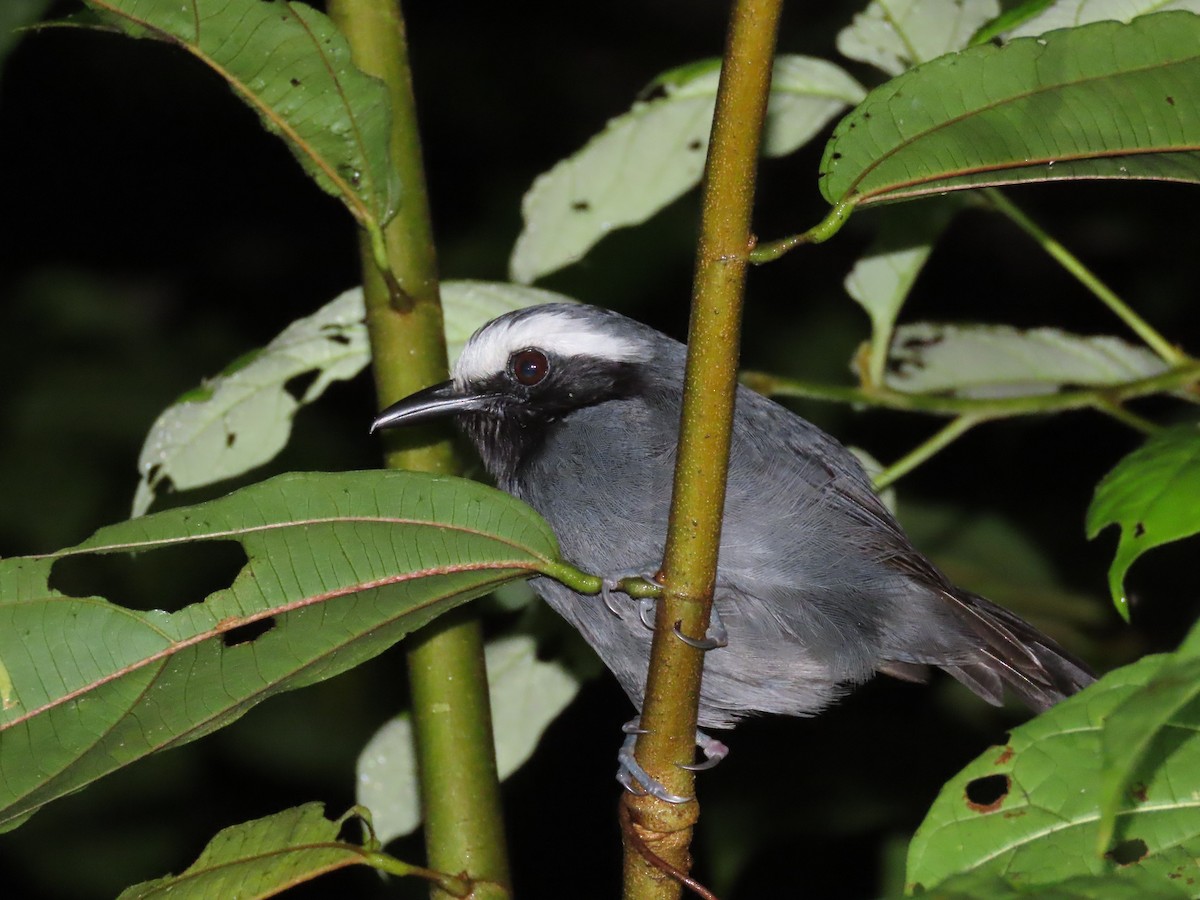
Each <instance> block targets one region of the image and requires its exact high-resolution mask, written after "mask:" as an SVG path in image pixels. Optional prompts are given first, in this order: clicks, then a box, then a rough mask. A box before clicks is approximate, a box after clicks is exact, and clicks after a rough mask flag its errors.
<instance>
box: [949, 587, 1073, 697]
mask: <svg viewBox="0 0 1200 900" xmlns="http://www.w3.org/2000/svg"><path fill="white" fill-rule="evenodd" d="M951 599H952V600H953V601H954V602H955V605H956V606H957V607H958V608H959V610H960V613H961V617H960V618H961V621H962V623H963V624H964V625H965V626H966V627H967V629H969V631H970V632H972V633H974V635H975V636H976V637H977V638H978V639H979V641H980V643H979V646H978V651H979V656H978V657H977V658H975V659H973V660H971V661H969V662H962V663H957V664H955V665H944V666H942V668H943V669H945V671H947V672H949V673H950V674H951V675H953V676H954V677H955V678H957V679H958V680H959V681H961V682H962V683H963V684H965V685H966V686H967V687H968V688H970V689H971V690H972V691H973V692H974V693H976V694H978V695H979V696H980V697H982V698H983V699H984V700H986V701H988V703H992V704H995V705H997V706H999V705H1000V704H1001V703H1002V702H1003V700H1004V688H1005V687H1006V686H1007V687H1008V689H1009V690H1011V691H1012V692H1013V693H1014V694H1016V695H1017V696H1018V697H1020V698H1021V700H1022V701H1023V702H1024V703H1025V704H1026V705H1028V706H1029V707H1030V708H1031V709H1034V710H1036V711H1037V712H1041V711H1043V710H1045V709H1049V708H1050V707H1051V706H1053V705H1054V704H1055V703H1057V702H1058V701H1059V700H1062V699H1063V698H1064V697H1068V696H1070V695H1071V694H1074V693H1075V692H1076V691H1078V690H1081V689H1082V688H1085V687H1087V686H1088V685H1089V684H1091V683H1092V682H1093V681H1095V680H1096V676H1095V674H1094V673H1093V672H1092V670H1091V669H1089V668H1088V666H1087V664H1086V663H1084V662H1083V661H1082V660H1080V659H1078V658H1076V657H1075V656H1073V655H1072V654H1070V653H1068V652H1067V651H1066V650H1064V649H1063V648H1062V647H1060V646H1059V645H1058V644H1056V643H1055V642H1054V641H1052V640H1051V639H1050V638H1048V637H1046V635H1044V634H1042V633H1041V632H1040V631H1038V630H1037V629H1036V628H1034V627H1033V626H1032V625H1030V624H1029V623H1028V622H1026V621H1025V620H1024V619H1022V618H1020V617H1019V616H1016V615H1014V614H1013V613H1011V612H1009V611H1008V610H1007V609H1004V608H1003V607H1001V606H997V605H996V604H994V603H992V602H991V601H989V600H985V599H984V598H983V597H980V596H977V595H975V594H969V593H967V592H965V591H963V592H959V593H956V594H954V595H953V596H952V597H951Z"/></svg>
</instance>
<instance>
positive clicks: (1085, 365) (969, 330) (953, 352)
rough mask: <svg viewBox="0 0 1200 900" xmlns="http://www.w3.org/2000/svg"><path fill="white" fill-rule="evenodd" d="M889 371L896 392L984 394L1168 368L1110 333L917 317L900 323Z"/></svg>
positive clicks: (1120, 378) (1096, 382) (1029, 391)
mask: <svg viewBox="0 0 1200 900" xmlns="http://www.w3.org/2000/svg"><path fill="white" fill-rule="evenodd" d="M887 369H888V373H887V386H888V387H890V388H892V389H893V390H897V391H904V392H906V393H911V394H951V395H954V396H956V397H978V398H983V397H1023V396H1031V395H1034V394H1053V393H1056V392H1057V391H1060V390H1062V389H1063V388H1065V387H1070V386H1079V385H1086V386H1089V387H1103V386H1105V385H1114V384H1121V383H1124V382H1128V381H1136V380H1138V379H1140V378H1149V377H1151V376H1154V375H1159V374H1162V373H1163V372H1165V371H1166V370H1167V366H1166V364H1165V363H1164V362H1163V361H1162V360H1161V359H1160V358H1159V357H1158V356H1156V355H1155V354H1154V353H1152V352H1151V351H1149V350H1147V349H1146V348H1145V347H1142V346H1139V345H1135V344H1129V343H1126V342H1125V341H1123V340H1121V339H1120V338H1115V337H1109V336H1107V335H1096V336H1083V335H1077V334H1071V333H1069V332H1066V331H1061V330H1059V329H1057V328H1033V329H1029V330H1022V329H1019V328H1013V327H1011V326H1009V325H941V324H935V323H932V322H918V323H916V324H913V325H903V326H901V327H900V328H897V329H896V335H895V339H894V340H893V341H892V347H891V352H890V353H889V355H888V363H887Z"/></svg>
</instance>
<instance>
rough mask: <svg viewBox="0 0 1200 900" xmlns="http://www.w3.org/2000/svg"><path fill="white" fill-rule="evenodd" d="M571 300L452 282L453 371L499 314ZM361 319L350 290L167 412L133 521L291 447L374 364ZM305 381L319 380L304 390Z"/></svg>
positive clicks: (448, 314) (142, 468) (142, 461)
mask: <svg viewBox="0 0 1200 900" xmlns="http://www.w3.org/2000/svg"><path fill="white" fill-rule="evenodd" d="M569 300H570V298H569V297H564V296H562V295H561V294H555V293H552V292H550V291H541V290H537V289H535V288H529V287H523V286H521V285H515V284H501V283H498V282H487V281H447V282H445V283H444V284H443V285H442V307H443V312H444V314H445V327H446V348H447V350H448V351H449V354H450V361H451V363H452V364H453V361H454V360H455V359H457V358H458V354H459V353H461V352H462V348H463V345H464V344H466V342H467V338H469V337H470V336H471V334H472V333H473V332H474V331H475V329H476V328H478V327H479V326H480V325H483V324H484V323H485V322H488V321H490V320H491V319H494V318H495V317H496V316H498V315H500V314H501V313H505V312H508V311H509V310H512V309H519V308H521V307H524V306H532V305H534V304H537V303H553V302H564V301H569ZM364 315H365V309H364V306H363V294H362V288H352V289H351V290H348V291H346V292H345V293H343V294H341V295H340V296H338V297H336V298H335V299H333V300H331V301H330V302H329V303H327V304H325V305H324V306H323V307H321V308H320V309H319V310H317V311H316V312H315V313H313V314H312V315H311V316H305V317H304V318H302V319H297V320H296V321H295V322H293V323H292V324H290V325H289V326H288V327H287V328H285V329H284V330H283V331H282V332H280V334H279V336H278V337H276V338H275V339H274V340H273V341H271V343H269V344H267V346H266V347H264V348H263V349H262V350H258V351H256V352H254V353H252V354H248V355H246V356H244V357H242V358H241V359H240V360H237V361H235V362H233V363H231V364H230V365H229V367H228V368H227V369H226V370H225V371H224V372H223V373H221V374H220V375H218V376H216V377H215V378H212V379H209V380H207V381H206V382H205V383H204V384H203V385H201V386H200V388H198V389H196V390H193V391H189V392H188V393H187V394H185V395H184V396H183V397H181V398H180V399H179V401H178V402H177V403H175V404H173V405H172V406H169V407H168V408H167V409H166V410H164V411H163V413H162V415H160V416H159V417H158V419H157V420H155V422H154V424H153V425H152V426H151V427H150V431H149V433H148V434H147V435H146V441H145V443H144V444H143V445H142V452H141V455H140V456H139V457H138V472H139V473H140V475H141V479H140V480H139V482H138V486H137V491H136V492H135V494H134V498H133V515H135V516H140V515H142V514H143V513H145V512H146V510H148V509H149V508H150V505H151V504H152V503H153V502H154V498H155V496H156V494H157V493H158V491H159V490H160V489H161V488H162V487H163V484H164V482H169V483H170V484H171V485H172V486H173V487H174V488H176V489H177V490H187V489H189V488H197V487H202V486H204V485H207V484H214V483H215V482H218V481H221V480H223V479H225V478H232V477H234V476H235V475H241V474H242V473H244V472H248V471H250V470H251V469H253V468H254V467H255V466H260V465H263V464H264V463H266V462H269V461H270V460H271V459H272V458H273V457H274V456H275V455H276V454H277V453H279V452H280V451H281V450H282V449H283V448H284V446H285V445H286V444H287V441H288V438H289V437H290V435H291V431H292V420H293V419H294V418H295V416H296V413H297V412H298V411H299V409H300V407H302V406H305V405H306V404H309V403H312V402H313V401H314V400H316V399H317V398H318V397H320V396H321V394H323V393H324V392H325V389H326V388H327V387H329V385H330V383H331V382H334V381H340V380H345V379H348V378H353V377H354V376H355V375H357V374H358V373H359V372H361V371H362V370H363V369H364V368H366V366H367V363H368V362H370V358H371V357H370V347H369V346H368V343H367V331H366V326H365V325H364V324H363V316H364ZM307 377H311V378H312V380H311V381H310V382H308V383H307V384H303V385H302V382H303V380H304V379H305V378H307ZM301 385H302V387H303V389H302V390H299V389H297V388H298V387H299V386H301ZM364 437H365V430H364Z"/></svg>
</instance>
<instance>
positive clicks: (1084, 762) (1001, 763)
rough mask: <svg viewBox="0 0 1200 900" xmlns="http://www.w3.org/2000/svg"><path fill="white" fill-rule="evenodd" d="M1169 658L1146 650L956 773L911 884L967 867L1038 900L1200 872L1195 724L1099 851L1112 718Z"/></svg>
mask: <svg viewBox="0 0 1200 900" xmlns="http://www.w3.org/2000/svg"><path fill="white" fill-rule="evenodd" d="M1163 662H1164V657H1161V656H1157V657H1147V658H1145V659H1142V660H1140V661H1139V662H1137V663H1134V664H1133V665H1131V666H1126V667H1125V668H1122V669H1118V670H1117V671H1115V672H1111V673H1109V674H1108V675H1107V676H1105V677H1104V678H1103V679H1101V680H1100V681H1099V682H1098V683H1096V684H1095V685H1093V686H1091V687H1089V688H1087V689H1086V690H1084V691H1083V692H1081V693H1080V694H1078V695H1076V696H1074V697H1070V698H1068V699H1066V700H1064V701H1062V702H1061V703H1059V704H1058V705H1057V706H1055V707H1054V708H1053V709H1051V710H1049V711H1048V712H1046V713H1043V714H1042V715H1040V716H1038V717H1037V718H1036V719H1033V720H1032V721H1030V722H1027V723H1026V724H1024V725H1022V726H1020V727H1019V728H1016V729H1014V730H1013V731H1012V733H1011V736H1010V739H1009V741H1008V743H1007V745H1006V746H1004V747H1003V748H1001V747H993V748H991V749H990V750H988V751H986V752H985V753H984V754H983V755H982V756H980V757H979V758H978V759H976V760H975V761H974V762H972V763H971V764H970V765H968V766H967V767H966V768H965V769H964V770H963V771H962V772H960V773H959V774H958V775H956V776H954V778H952V779H950V780H949V781H948V782H947V783H946V785H945V786H944V787H943V788H942V791H941V793H940V794H939V795H938V798H937V800H935V801H934V804H933V806H932V808H931V809H930V811H929V814H928V815H927V816H926V818H925V821H924V822H923V823H922V824H921V826H920V827H919V828H918V829H917V833H916V835H915V836H914V838H913V841H912V844H911V845H910V847H909V856H908V882H909V885H910V888H915V886H917V885H922V886H924V887H925V888H926V889H927V890H929V891H931V892H933V895H934V896H937V886H938V885H939V884H940V883H941V882H943V880H945V879H947V878H949V877H950V876H952V875H957V874H960V873H976V874H977V877H979V878H986V877H987V876H995V877H997V878H1004V879H1006V880H1007V881H1008V882H1009V883H1010V884H1012V885H1016V886H1019V887H1020V888H1022V889H1024V890H1027V891H1031V892H1033V893H1035V894H1036V895H1037V896H1042V895H1041V893H1040V891H1039V890H1038V889H1039V888H1040V887H1042V886H1049V887H1053V886H1054V885H1056V884H1059V883H1060V882H1063V881H1065V880H1067V879H1074V878H1081V877H1084V876H1093V877H1101V876H1105V877H1111V876H1116V877H1133V878H1137V879H1139V883H1150V884H1156V885H1159V886H1160V887H1164V888H1165V887H1169V886H1170V885H1171V884H1172V883H1174V882H1176V881H1178V883H1180V884H1187V883H1189V880H1193V883H1194V879H1197V878H1200V864H1198V859H1200V817H1197V816H1196V814H1195V797H1196V796H1197V795H1198V794H1200V732H1197V730H1196V729H1195V728H1194V727H1193V728H1191V729H1190V730H1187V729H1184V728H1180V729H1177V730H1176V731H1175V733H1174V734H1173V736H1172V737H1173V740H1172V741H1171V742H1170V744H1169V745H1166V744H1163V745H1160V748H1159V749H1160V751H1161V752H1159V753H1158V754H1157V755H1156V756H1155V757H1154V758H1153V759H1152V760H1150V762H1151V764H1150V765H1148V766H1147V767H1146V768H1145V769H1144V772H1145V781H1144V783H1143V784H1142V785H1141V786H1140V787H1139V790H1138V791H1137V794H1136V796H1129V797H1127V798H1125V800H1124V801H1123V803H1122V805H1121V810H1120V825H1121V827H1120V830H1119V832H1118V834H1117V842H1116V843H1115V844H1114V845H1112V846H1110V847H1109V848H1108V852H1107V853H1105V854H1104V855H1101V854H1098V853H1097V852H1096V840H1097V835H1098V826H1099V808H1098V804H1099V799H1100V793H1101V785H1102V782H1103V778H1104V764H1103V750H1102V745H1103V730H1104V727H1105V722H1106V720H1107V719H1108V718H1109V716H1111V715H1113V712H1114V710H1116V709H1118V708H1119V707H1120V706H1121V705H1122V704H1123V703H1125V702H1126V701H1127V700H1128V699H1129V698H1131V697H1133V696H1135V695H1136V694H1137V692H1138V691H1139V689H1140V688H1142V686H1143V685H1146V684H1147V683H1148V682H1149V681H1150V680H1151V679H1152V678H1153V677H1154V676H1155V675H1156V674H1157V673H1158V671H1159V669H1160V668H1161V667H1162V665H1163ZM1141 879H1148V881H1147V882H1142V881H1141ZM948 895H949V896H953V894H948ZM982 896H990V894H986V893H985V894H983V895H982ZM996 896H1005V895H1004V894H998V895H996ZM1085 896H1091V895H1086V894H1085ZM1099 896H1106V895H1103V894H1102V895H1099Z"/></svg>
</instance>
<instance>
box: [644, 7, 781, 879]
mask: <svg viewBox="0 0 1200 900" xmlns="http://www.w3.org/2000/svg"><path fill="white" fill-rule="evenodd" d="M781 7H782V0H735V2H734V4H733V11H732V15H731V19H730V26H729V35H728V39H727V43H726V48H725V57H724V62H723V64H722V67H721V81H720V86H719V88H718V90H717V105H716V112H715V115H714V119H713V131H712V140H711V142H710V144H709V151H708V163H707V168H706V172H705V183H704V197H703V213H702V220H701V234H700V242H699V246H698V248H697V258H696V273H695V283H694V287H693V296H692V314H691V323H690V326H689V332H688V358H687V370H686V376H685V378H686V384H685V390H684V399H683V416H682V422H681V426H680V438H679V453H678V458H677V463H676V468H675V486H674V494H673V497H672V501H671V516H670V524H669V526H668V533H667V545H666V552H665V556H664V559H663V582H664V592H663V598H662V599H661V600H660V601H659V602H658V606H657V613H656V620H655V635H654V643H653V647H652V649H651V654H650V672H649V679H648V682H647V685H646V699H645V703H644V705H643V707H642V726H643V728H645V729H646V730H647V732H648V733H646V734H643V735H641V736H640V737H639V739H638V744H637V758H638V761H639V762H640V763H641V765H642V766H643V767H644V768H645V769H646V771H647V772H648V773H649V774H650V775H651V776H652V777H654V778H657V779H658V780H659V781H660V782H661V783H662V784H663V785H664V786H665V787H666V788H667V790H669V791H671V792H672V793H676V794H682V795H685V796H694V784H693V776H692V773H691V772H690V771H687V770H685V769H681V768H679V766H678V764H680V763H689V762H691V761H692V758H693V755H694V740H695V730H696V713H697V703H698V698H699V696H700V676H701V671H702V668H703V665H704V655H703V653H702V652H701V651H699V650H697V649H695V648H694V647H690V646H688V645H687V644H685V643H684V642H682V641H680V640H679V639H678V638H676V637H675V635H674V633H673V629H674V626H675V623H676V622H678V623H680V626H681V629H682V631H683V633H684V634H687V635H691V636H695V637H703V636H704V634H705V632H706V630H707V628H708V622H709V615H710V610H711V604H712V595H713V587H714V584H715V582H716V572H717V549H718V546H719V544H720V536H721V516H722V513H723V511H724V505H725V477H726V469H727V466H728V462H729V443H730V432H731V428H732V425H733V403H734V391H735V389H736V387H737V368H738V345H739V338H740V334H741V312H742V294H743V291H744V288H745V282H746V267H747V265H748V262H749V254H750V251H751V249H752V248H753V237H752V235H751V232H750V215H751V208H752V204H753V199H754V181H755V174H756V169H757V165H758V154H759V145H760V142H761V136H762V126H763V120H764V118H765V115H766V108H767V98H768V95H769V92H770V84H771V65H772V61H773V58H774V53H775V36H776V32H777V30H778V24H779V15H780V10H781ZM622 802H623V803H624V804H626V807H625V809H626V812H627V813H628V814H629V815H628V821H629V823H630V824H629V829H627V830H626V838H625V895H626V897H637V898H647V897H656V898H658V897H664V898H665V897H675V896H678V895H679V891H680V884H679V883H678V882H677V881H676V880H675V879H673V878H670V877H667V876H665V875H664V874H663V873H662V872H661V871H660V870H659V869H658V868H656V867H655V866H653V865H652V864H651V863H650V862H649V861H648V860H647V859H646V858H645V855H644V854H643V853H642V852H641V850H640V847H639V844H645V845H648V846H649V847H650V848H651V849H652V851H653V852H654V853H655V854H656V855H658V856H659V857H660V858H661V859H662V860H663V861H665V862H666V863H667V864H669V865H670V866H672V867H674V868H675V869H677V870H679V871H682V872H686V871H688V869H690V867H691V864H690V854H689V850H688V847H689V845H690V842H691V831H692V826H693V824H694V823H695V821H696V819H697V814H698V813H697V805H696V804H695V803H687V804H680V805H671V804H668V803H664V802H662V801H659V800H656V799H655V798H653V797H649V796H647V797H633V796H631V795H626V796H625V797H624V798H623V800H622ZM630 830H635V831H636V833H637V837H638V838H639V840H634V839H633V836H632V835H631V834H630Z"/></svg>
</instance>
